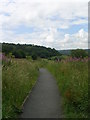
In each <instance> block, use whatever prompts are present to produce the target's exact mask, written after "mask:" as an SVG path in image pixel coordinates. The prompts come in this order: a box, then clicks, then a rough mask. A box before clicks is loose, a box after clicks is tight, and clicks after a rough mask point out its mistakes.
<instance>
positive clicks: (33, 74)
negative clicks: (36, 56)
mask: <svg viewBox="0 0 90 120" xmlns="http://www.w3.org/2000/svg"><path fill="white" fill-rule="evenodd" d="M39 65H40V62H38V61H31V60H26V59H13V60H12V62H11V63H9V65H5V66H3V69H2V84H3V89H2V93H3V118H9V117H13V118H14V117H16V115H17V114H18V113H19V112H21V105H22V103H23V101H24V99H25V97H26V96H27V95H28V93H29V92H30V90H31V89H32V87H33V86H34V84H35V82H36V80H37V77H38V68H39Z"/></svg>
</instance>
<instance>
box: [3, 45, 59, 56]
mask: <svg viewBox="0 0 90 120" xmlns="http://www.w3.org/2000/svg"><path fill="white" fill-rule="evenodd" d="M2 52H3V53H5V54H6V55H7V54H9V53H12V55H14V56H15V57H16V58H25V57H26V56H33V55H34V56H37V57H40V58H49V57H53V56H59V55H60V53H59V52H58V51H57V50H55V49H51V48H46V47H43V46H37V45H31V44H12V43H2Z"/></svg>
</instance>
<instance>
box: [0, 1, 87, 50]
mask: <svg viewBox="0 0 90 120" xmlns="http://www.w3.org/2000/svg"><path fill="white" fill-rule="evenodd" d="M0 42H9V43H11V42H12V43H22V44H24V43H26V44H37V45H43V46H46V47H51V48H56V49H73V48H88V1H87V0H78V1H76V2H73V0H72V2H71V1H68V0H67V2H61V1H60V0H32V1H31V0H0Z"/></svg>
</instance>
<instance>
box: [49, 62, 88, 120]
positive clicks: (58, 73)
mask: <svg viewBox="0 0 90 120" xmlns="http://www.w3.org/2000/svg"><path fill="white" fill-rule="evenodd" d="M47 68H48V70H49V71H50V72H51V73H52V74H53V75H54V76H55V78H56V80H57V84H58V87H59V90H60V93H61V95H62V98H63V107H64V112H65V115H66V118H87V117H88V62H81V61H78V62H60V63H56V62H54V61H53V62H52V61H50V62H49V63H48V65H47Z"/></svg>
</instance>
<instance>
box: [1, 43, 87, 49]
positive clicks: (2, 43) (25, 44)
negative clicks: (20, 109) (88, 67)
mask: <svg viewBox="0 0 90 120" xmlns="http://www.w3.org/2000/svg"><path fill="white" fill-rule="evenodd" d="M3 43H5V44H15V45H18V44H20V45H32V46H40V47H46V46H43V45H35V44H26V43H25V44H23V43H22V44H21V43H6V42H3ZM3 43H1V42H0V44H3ZM46 48H51V47H46ZM51 49H55V48H51ZM76 49H83V50H85V48H75V49H55V50H57V51H63V50H65V51H66V50H76ZM86 50H89V48H86Z"/></svg>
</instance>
